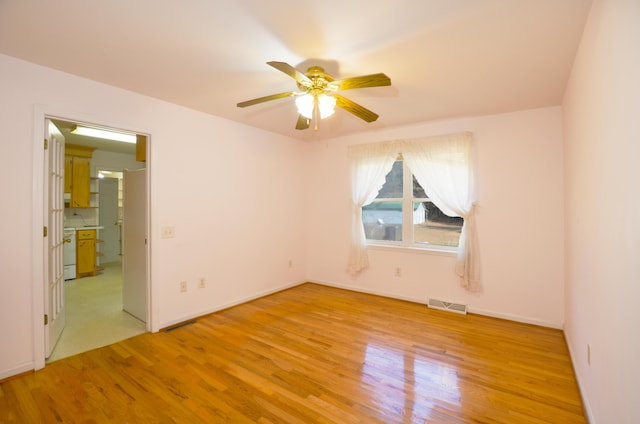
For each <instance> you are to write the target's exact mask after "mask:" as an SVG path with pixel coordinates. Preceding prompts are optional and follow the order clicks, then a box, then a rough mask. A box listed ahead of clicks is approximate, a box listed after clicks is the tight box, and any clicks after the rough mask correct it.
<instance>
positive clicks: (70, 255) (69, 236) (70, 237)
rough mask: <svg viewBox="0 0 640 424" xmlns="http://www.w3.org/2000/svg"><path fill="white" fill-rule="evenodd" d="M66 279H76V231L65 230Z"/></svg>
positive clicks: (73, 229)
mask: <svg viewBox="0 0 640 424" xmlns="http://www.w3.org/2000/svg"><path fill="white" fill-rule="evenodd" d="M63 256H64V279H65V280H73V279H75V278H76V229H75V228H65V229H64V253H63Z"/></svg>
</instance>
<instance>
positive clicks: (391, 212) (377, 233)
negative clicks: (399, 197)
mask: <svg viewBox="0 0 640 424" xmlns="http://www.w3.org/2000/svg"><path fill="white" fill-rule="evenodd" d="M362 222H363V223H364V233H365V235H366V236H367V239H368V240H387V241H402V202H377V201H376V202H373V203H370V204H368V205H367V206H364V207H363V208H362Z"/></svg>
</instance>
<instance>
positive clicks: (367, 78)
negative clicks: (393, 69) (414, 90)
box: [327, 74, 391, 91]
mask: <svg viewBox="0 0 640 424" xmlns="http://www.w3.org/2000/svg"><path fill="white" fill-rule="evenodd" d="M384 85H391V79H390V78H389V77H388V76H386V75H385V74H371V75H362V76H360V77H353V78H345V79H343V80H338V81H332V82H330V83H329V84H327V88H329V89H330V90H333V91H338V90H351V89H354V88H365V87H381V86H384Z"/></svg>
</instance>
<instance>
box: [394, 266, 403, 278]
mask: <svg viewBox="0 0 640 424" xmlns="http://www.w3.org/2000/svg"><path fill="white" fill-rule="evenodd" d="M395 275H396V277H402V270H401V269H400V267H399V266H397V267H396V271H395Z"/></svg>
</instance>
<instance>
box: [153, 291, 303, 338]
mask: <svg viewBox="0 0 640 424" xmlns="http://www.w3.org/2000/svg"><path fill="white" fill-rule="evenodd" d="M306 282H307V281H306V280H302V281H298V282H295V283H290V284H285V285H283V286H280V287H277V288H275V289H269V290H265V291H263V292H260V293H258V294H255V295H251V296H246V297H242V298H240V299H236V300H234V301H231V302H227V303H223V304H222V305H217V306H215V307H214V308H211V309H205V310H202V311H199V312H196V313H193V314H188V315H185V316H183V317H180V318H176V319H173V320H170V321H167V322H163V323H161V324H160V326H159V329H160V330H162V329H165V328H167V327H172V326H174V325H177V324H180V323H182V322H185V321H189V320H192V319H196V318H199V317H203V316H205V315H209V314H212V313H214V312H218V311H222V310H223V309H227V308H231V307H233V306H238V305H241V304H243V303H247V302H250V301H252V300H256V299H259V298H261V297H264V296H268V295H270V294H273V293H277V292H280V291H283V290H287V289H290V288H292V287H296V286H299V285H300V284H304V283H306Z"/></svg>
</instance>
